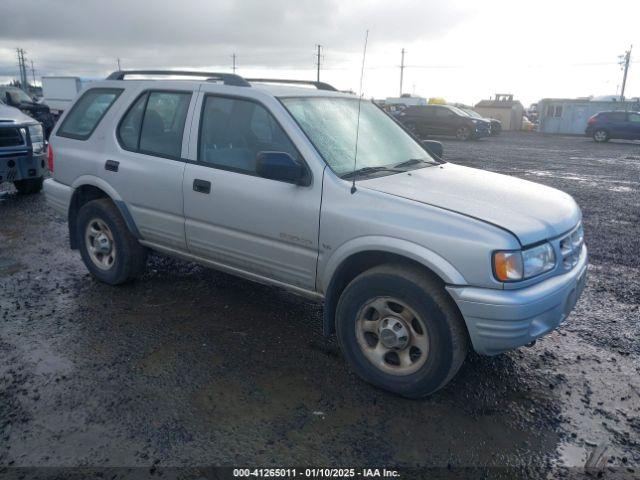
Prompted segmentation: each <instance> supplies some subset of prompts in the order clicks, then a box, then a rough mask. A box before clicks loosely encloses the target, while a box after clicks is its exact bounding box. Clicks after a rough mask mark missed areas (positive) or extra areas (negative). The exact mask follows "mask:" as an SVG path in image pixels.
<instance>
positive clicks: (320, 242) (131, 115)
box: [45, 71, 587, 397]
mask: <svg viewBox="0 0 640 480" xmlns="http://www.w3.org/2000/svg"><path fill="white" fill-rule="evenodd" d="M136 75H137V76H138V79H134V77H135V76H136ZM161 75H181V76H182V77H190V76H194V77H195V76H200V77H202V78H204V80H199V81H195V80H190V79H186V80H185V79H180V80H169V79H164V80H158V79H156V80H153V79H149V77H154V76H155V77H156V78H158V77H160V76H161ZM125 77H127V78H129V79H125ZM140 77H142V78H140ZM292 83H294V84H295V83H301V82H294V81H274V80H265V79H254V80H250V79H244V78H242V77H239V76H236V75H230V74H216V73H211V74H209V73H202V72H197V73H195V72H175V71H161V72H157V71H156V72H152V71H133V72H115V73H114V74H112V75H111V76H110V77H109V78H108V79H107V80H106V81H101V82H97V83H92V84H91V86H90V87H89V88H88V89H87V90H85V91H84V93H82V95H81V96H80V97H79V98H78V99H77V101H76V102H75V104H74V105H73V107H72V108H71V109H69V110H68V111H67V112H66V113H65V114H64V116H63V117H62V118H61V121H60V122H59V123H58V126H57V127H56V129H55V130H54V132H53V135H52V137H51V148H52V151H51V152H50V156H51V163H52V172H51V174H52V176H53V178H51V179H48V180H46V182H45V192H46V196H47V199H48V202H49V204H50V205H51V206H52V207H54V208H55V209H56V210H57V211H59V212H60V213H61V214H63V215H65V216H66V217H67V218H68V222H69V238H70V243H71V248H74V249H79V250H80V253H81V255H82V259H83V260H84V263H85V264H86V266H87V268H88V269H89V271H90V272H91V273H92V274H93V276H94V277H96V278H97V279H99V280H101V281H103V282H106V283H109V284H112V285H116V284H120V283H123V282H126V281H129V280H132V279H134V278H136V277H138V276H139V275H141V274H142V272H143V271H144V268H145V263H146V258H147V251H148V249H153V250H156V251H158V252H162V253H165V254H168V255H173V256H176V257H180V258H183V259H186V260H190V261H194V262H198V263H201V264H203V265H207V266H210V267H212V268H216V269H219V270H224V271H226V272H230V273H232V274H236V275H240V276H243V277H246V278H249V279H251V280H255V281H258V282H263V283H268V284H271V285H276V286H279V287H282V288H286V289H288V290H291V291H293V292H296V293H298V294H300V295H304V296H306V297H309V298H312V299H315V300H318V301H323V302H324V331H325V333H326V334H327V335H329V334H332V333H334V332H335V333H337V336H338V340H339V342H340V345H341V348H342V351H343V353H344V356H345V357H346V359H347V360H348V362H349V363H350V364H351V366H352V367H353V369H354V370H355V371H356V372H357V373H358V374H359V375H360V376H361V377H362V378H364V379H365V380H367V381H368V382H371V383H373V384H375V385H378V386H380V387H382V388H385V389H388V390H391V391H393V392H396V393H399V394H401V395H405V396H409V397H420V396H425V395H428V394H430V393H432V392H434V391H436V390H438V389H439V388H441V387H443V386H444V385H445V384H446V383H447V382H448V381H449V380H450V379H451V378H452V377H453V376H454V375H455V373H456V372H457V371H458V369H459V368H460V366H461V364H462V362H463V361H464V358H465V356H466V353H467V350H468V347H469V344H471V346H472V347H473V348H474V349H475V350H476V351H477V352H479V353H482V354H487V355H494V354H497V353H500V352H503V351H505V350H508V349H512V348H515V347H518V346H521V345H525V344H529V343H531V342H533V341H535V340H536V339H537V338H538V337H540V336H541V335H544V334H546V333H548V332H549V331H551V330H552V329H554V328H555V327H557V326H558V325H559V324H560V323H561V322H562V321H564V320H565V319H566V317H567V315H568V314H569V312H570V311H571V310H572V309H573V307H574V305H575V303H576V301H577V299H578V297H579V295H580V293H581V291H582V289H583V287H584V283H585V273H586V270H587V250H586V247H585V245H584V241H583V233H582V227H581V212H580V209H579V208H578V206H577V204H576V202H575V201H574V200H573V199H572V198H571V197H570V196H569V195H567V194H565V193H563V192H560V191H558V190H554V189H552V188H548V187H545V186H541V185H538V184H535V183H531V182H527V181H525V180H520V179H517V178H513V177H509V176H503V175H499V174H495V173H490V172H486V171H483V170H476V169H472V168H466V167H462V166H458V165H454V164H452V163H447V162H444V161H442V160H441V159H440V158H439V156H436V155H434V154H431V153H429V150H428V149H427V148H425V145H423V144H421V143H420V142H419V141H417V140H416V139H415V138H414V137H412V136H411V134H409V133H407V132H406V131H405V130H404V129H403V128H402V127H401V126H400V125H399V124H398V123H397V122H396V121H395V120H393V119H392V118H391V117H390V116H388V115H387V114H385V113H384V112H383V111H382V110H381V109H379V108H378V107H377V106H376V105H375V104H373V103H371V102H367V101H363V102H362V103H361V105H359V100H358V98H357V97H354V96H352V95H346V94H342V93H339V92H337V91H335V89H334V88H333V87H331V86H329V85H327V84H324V83H318V82H306V83H309V84H310V85H311V86H312V87H316V88H304V87H301V86H299V85H290V84H292ZM302 83H304V82H302ZM356 152H357V153H356Z"/></svg>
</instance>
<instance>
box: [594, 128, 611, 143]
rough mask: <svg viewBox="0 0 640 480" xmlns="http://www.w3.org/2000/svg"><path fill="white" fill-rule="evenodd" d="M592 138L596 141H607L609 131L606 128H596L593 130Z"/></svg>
mask: <svg viewBox="0 0 640 480" xmlns="http://www.w3.org/2000/svg"><path fill="white" fill-rule="evenodd" d="M593 139H594V140H595V141H596V142H598V143H603V142H608V141H609V133H608V132H607V131H606V130H602V129H598V130H596V131H595V132H593Z"/></svg>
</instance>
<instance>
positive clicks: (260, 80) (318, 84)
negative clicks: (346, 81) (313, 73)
mask: <svg viewBox="0 0 640 480" xmlns="http://www.w3.org/2000/svg"><path fill="white" fill-rule="evenodd" d="M245 80H246V81H247V82H255V83H282V84H285V85H287V84H291V85H312V86H314V87H316V88H317V89H318V90H329V91H331V92H337V91H338V89H337V88H335V87H334V86H333V85H329V84H328V83H325V82H316V81H315V80H287V79H282V78H247V79H245Z"/></svg>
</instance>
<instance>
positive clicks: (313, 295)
mask: <svg viewBox="0 0 640 480" xmlns="http://www.w3.org/2000/svg"><path fill="white" fill-rule="evenodd" d="M140 244H141V245H144V246H145V247H148V248H151V249H153V250H157V251H159V252H162V253H164V254H166V255H170V256H173V257H177V258H180V259H182V260H186V261H188V262H196V263H199V264H202V265H205V266H207V267H211V268H213V269H215V270H220V271H222V272H225V273H229V274H231V275H236V276H238V277H242V278H246V279H247V280H251V281H254V282H258V283H262V284H264V285H272V286H276V287H280V288H283V289H285V290H289V291H291V292H293V293H296V294H298V295H301V296H303V297H306V298H309V299H311V300H314V301H318V302H320V301H322V300H323V299H324V295H323V294H321V293H319V292H315V291H313V290H309V289H306V288H303V287H299V286H297V285H292V284H290V283H286V282H283V281H280V280H275V279H273V278H269V277H264V276H262V275H259V274H257V273H252V272H248V271H246V270H242V269H241V268H237V267H232V266H230V265H227V264H224V263H220V262H216V261H214V260H209V259H207V258H204V257H200V256H198V255H194V254H192V253H188V252H184V251H182V250H176V249H174V248H171V247H167V246H165V245H159V244H157V243H154V242H149V241H146V240H140Z"/></svg>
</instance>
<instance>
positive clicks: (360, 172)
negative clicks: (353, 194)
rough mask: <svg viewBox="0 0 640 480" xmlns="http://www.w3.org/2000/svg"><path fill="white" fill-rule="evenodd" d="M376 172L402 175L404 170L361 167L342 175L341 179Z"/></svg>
mask: <svg viewBox="0 0 640 480" xmlns="http://www.w3.org/2000/svg"><path fill="white" fill-rule="evenodd" d="M376 172H394V173H403V172H404V170H400V169H398V168H391V167H362V168H359V169H357V170H354V171H352V172H347V173H344V174H342V177H341V178H344V179H347V178H351V177H359V176H360V175H368V174H370V173H376Z"/></svg>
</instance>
